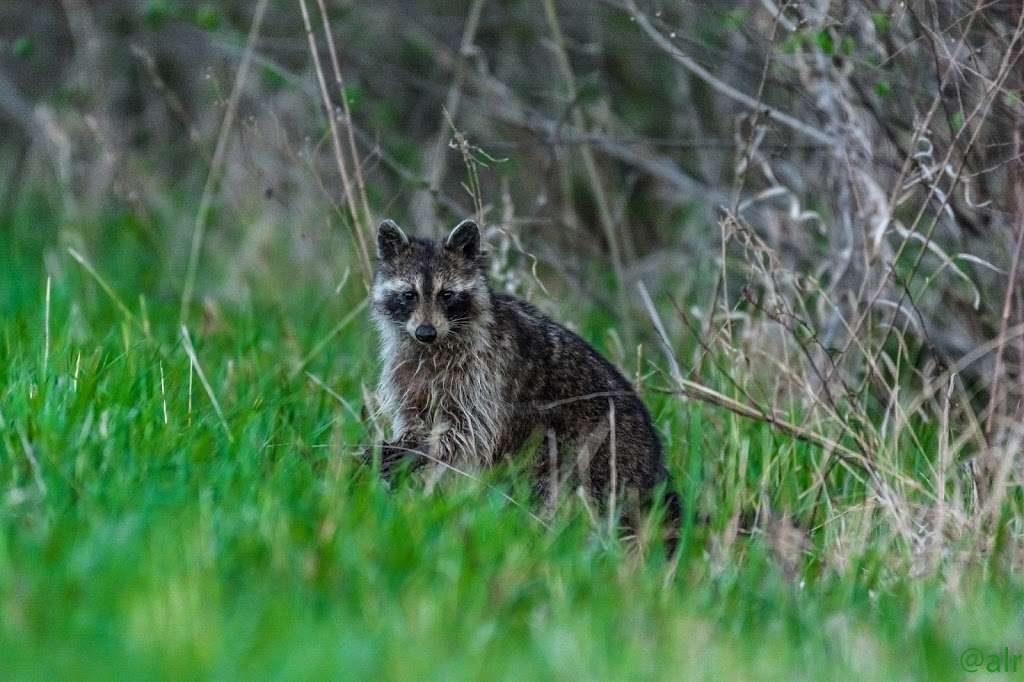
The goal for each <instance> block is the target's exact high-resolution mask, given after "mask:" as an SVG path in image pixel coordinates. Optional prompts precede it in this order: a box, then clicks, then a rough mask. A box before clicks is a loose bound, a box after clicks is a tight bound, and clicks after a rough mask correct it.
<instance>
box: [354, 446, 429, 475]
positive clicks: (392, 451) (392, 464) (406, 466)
mask: <svg viewBox="0 0 1024 682" xmlns="http://www.w3.org/2000/svg"><path fill="white" fill-rule="evenodd" d="M416 450H417V448H415V447H411V444H410V443H409V442H408V441H407V440H405V439H399V440H397V441H393V442H390V443H389V442H387V441H385V442H383V443H381V445H380V470H379V473H380V477H381V478H382V479H384V481H385V482H386V483H388V484H389V485H390V484H392V483H393V482H394V480H395V479H396V478H397V477H398V476H399V475H400V473H401V472H402V471H407V472H411V471H415V470H416V469H418V468H420V467H421V466H423V465H424V464H425V463H426V461H427V460H426V458H425V457H422V456H421V455H420V454H419V453H418V452H417V451H416ZM367 454H368V456H369V459H368V461H369V463H371V464H372V463H373V452H372V450H370V451H368V453H367Z"/></svg>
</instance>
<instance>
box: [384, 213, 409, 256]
mask: <svg viewBox="0 0 1024 682" xmlns="http://www.w3.org/2000/svg"><path fill="white" fill-rule="evenodd" d="M408 245H409V237H407V236H406V234H405V232H402V228H400V227H399V226H398V225H396V224H395V221H393V220H385V221H384V222H382V223H381V224H380V227H378V228H377V253H378V254H379V255H380V257H381V259H382V260H389V259H391V258H394V257H395V256H397V255H398V254H399V253H401V252H402V249H404V248H405V247H406V246H408Z"/></svg>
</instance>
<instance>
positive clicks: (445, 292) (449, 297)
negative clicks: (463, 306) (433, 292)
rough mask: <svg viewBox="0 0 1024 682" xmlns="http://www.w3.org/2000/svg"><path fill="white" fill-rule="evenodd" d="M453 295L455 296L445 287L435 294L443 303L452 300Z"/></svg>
mask: <svg viewBox="0 0 1024 682" xmlns="http://www.w3.org/2000/svg"><path fill="white" fill-rule="evenodd" d="M453 296H455V294H454V293H453V292H451V291H448V290H447V289H444V290H442V291H441V293H440V294H438V295H437V297H438V298H440V299H441V300H442V301H444V302H445V303H447V302H448V301H450V300H452V297H453Z"/></svg>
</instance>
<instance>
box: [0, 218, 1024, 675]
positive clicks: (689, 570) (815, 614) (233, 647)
mask: <svg viewBox="0 0 1024 682" xmlns="http://www.w3.org/2000/svg"><path fill="white" fill-rule="evenodd" d="M0 235H2V236H3V238H2V242H0V313H2V317H0V325H2V326H0V652H2V653H0V678H3V679H19V678H32V679H47V678H48V679H54V678H59V679H91V678H118V679H126V678H130V679H149V678H155V679H195V678H224V679H259V678H275V679H317V678H331V679H337V678H349V677H357V678H390V679H420V678H430V679H445V680H453V679H467V680H469V679H492V678H494V679H533V678H539V679H554V678H559V679H566V678H569V679H636V678H644V679H647V678H650V679H659V678H670V679H672V678H674V679H692V678H716V679H721V678H730V679H732V678H736V679H751V678H753V677H774V678H781V679H794V678H797V679H800V678H803V679H820V678H836V679H839V678H849V677H856V678H859V679H894V678H907V679H909V678H920V677H932V678H938V679H947V678H948V679H959V678H962V677H964V676H965V675H967V673H965V672H964V669H963V667H962V666H961V660H960V657H961V653H962V652H963V651H964V650H965V649H967V648H968V647H978V648H980V649H981V650H982V651H983V652H984V653H986V654H988V653H996V652H1000V653H1001V652H1003V650H1004V648H1006V649H1007V650H1008V651H1009V652H1010V654H1011V655H1012V654H1014V653H1019V652H1021V651H1022V650H1024V622H1022V620H1021V608H1020V606H1021V604H1022V603H1024V602H1022V599H1024V589H1022V584H1021V582H1020V580H1019V578H1018V577H1015V576H1014V574H1013V571H1012V570H1011V569H1010V568H1009V567H1008V565H1007V562H1006V561H1002V560H998V559H999V557H1001V556H1004V555H1005V553H1006V551H1008V550H1006V549H1005V545H1007V544H1012V543H1013V540H1012V539H1007V538H1005V537H1003V538H1001V539H1000V540H999V541H998V542H997V543H996V555H995V556H994V557H993V558H991V559H989V560H986V561H980V562H972V563H970V564H960V563H957V562H952V561H950V562H949V563H948V566H950V567H953V566H961V565H966V566H967V568H966V569H964V570H953V569H952V568H949V569H946V568H943V567H944V566H946V565H947V564H946V563H943V562H944V559H943V558H942V557H940V558H939V560H938V561H939V568H938V569H936V570H933V571H928V572H927V573H925V574H924V575H923V576H915V575H913V574H912V571H911V568H910V567H911V565H912V564H913V561H912V560H911V552H912V549H913V548H907V547H904V546H903V545H901V543H900V541H899V540H898V539H897V538H896V533H895V531H893V530H892V529H890V528H889V527H888V526H887V525H886V524H885V523H884V522H883V521H880V519H884V518H885V517H884V515H883V514H880V513H879V512H878V510H877V509H874V510H869V509H866V507H867V506H869V505H867V500H869V498H870V495H869V494H868V492H867V491H866V490H865V487H864V484H863V483H859V482H858V481H857V479H856V477H855V476H854V475H852V474H850V473H848V472H844V471H843V470H842V469H841V468H836V470H835V471H834V472H833V473H832V474H830V476H829V477H828V485H827V486H826V492H825V496H826V498H827V500H826V501H827V502H828V505H827V506H828V509H827V511H826V512H825V513H823V514H820V515H819V516H818V517H817V519H818V520H817V524H818V528H816V530H815V532H813V533H811V534H810V536H809V538H799V539H797V540H795V541H794V540H791V541H786V539H785V538H784V537H782V536H783V535H785V533H783V532H781V531H780V532H779V533H771V532H763V533H754V534H753V535H752V536H749V537H747V536H743V535H741V536H738V537H737V536H736V535H735V534H734V533H732V532H731V531H730V529H731V528H732V523H733V521H734V519H735V518H736V516H737V514H738V513H739V512H740V510H741V509H743V508H746V507H748V506H750V505H752V504H754V503H760V505H761V507H762V508H771V509H775V510H778V511H779V512H780V513H782V512H786V511H788V512H790V513H792V514H794V515H795V516H796V517H797V518H799V519H801V520H806V519H807V518H809V517H810V512H811V509H812V507H813V505H814V504H815V496H814V495H811V496H808V495H806V494H805V493H806V492H807V491H808V490H810V489H811V488H812V486H813V484H814V479H813V474H814V472H815V471H816V470H817V469H818V467H819V466H820V465H821V464H822V458H823V457H824V455H823V453H822V452H821V451H820V449H819V448H817V447H815V446H812V445H808V444H806V443H799V442H796V441H794V440H793V439H791V438H789V437H787V436H785V435H781V434H779V433H777V432H774V431H773V430H772V429H770V428H769V427H768V426H767V425H765V424H762V423H757V422H751V421H746V420H743V419H740V418H739V417H735V416H732V415H729V414H727V413H723V412H721V411H719V410H717V409H715V408H713V407H711V406H707V405H701V404H699V403H694V402H687V403H683V402H679V401H677V400H675V399H672V398H668V397H666V396H664V395H659V394H656V393H654V392H653V391H646V392H645V395H644V398H645V400H646V401H647V403H648V404H649V405H650V406H651V408H652V411H653V412H654V414H655V418H656V420H657V422H658V425H659V428H660V429H661V431H662V434H663V438H664V441H665V444H666V447H667V451H668V456H669V459H670V464H671V468H672V470H673V471H674V472H675V475H676V480H677V484H678V486H679V488H680V490H681V493H682V495H683V498H684V499H685V500H687V502H688V503H689V505H690V508H691V509H697V510H699V512H700V514H701V515H702V516H704V517H706V523H700V524H691V525H688V526H687V528H686V529H685V532H684V539H683V546H682V551H681V555H680V557H679V561H678V565H676V566H671V565H669V564H668V563H667V562H666V560H665V559H663V558H662V554H661V553H660V552H659V549H658V547H656V546H655V547H652V546H648V545H647V544H644V545H643V551H636V550H631V549H630V548H629V547H628V546H626V545H624V544H623V543H621V542H620V541H619V540H618V539H617V538H616V537H615V535H614V534H612V533H609V532H608V531H607V529H606V528H604V526H603V524H596V525H595V523H594V522H592V521H591V519H590V518H589V517H588V515H587V512H586V509H585V507H584V505H583V504H579V503H578V504H568V505H566V509H565V510H564V512H563V513H561V514H560V515H559V516H558V517H557V518H556V519H555V520H554V521H553V522H552V524H551V528H548V529H546V528H544V527H542V526H541V525H540V524H539V523H538V522H537V521H535V520H534V519H533V518H532V517H531V515H530V514H529V513H528V509H527V508H524V507H521V506H518V505H516V504H512V503H510V502H508V501H507V500H506V497H505V495H508V496H510V497H512V498H514V499H515V500H518V501H520V503H521V504H524V505H525V504H526V493H525V488H524V486H523V485H522V482H521V480H520V479H519V478H518V477H517V476H516V475H515V472H514V471H510V470H502V471H496V472H493V473H492V474H491V475H489V476H488V478H487V480H485V481H483V482H477V481H470V480H465V479H460V478H457V477H453V478H452V479H451V480H449V481H447V482H446V485H444V486H442V487H441V488H440V489H439V490H437V491H435V492H434V493H433V494H432V495H430V496H426V495H424V493H423V491H422V490H421V489H419V488H417V487H416V486H415V485H408V486H405V487H402V488H400V489H398V490H395V491H388V490H386V489H385V488H384V487H383V486H382V485H381V484H380V483H379V482H378V481H377V480H376V479H375V477H374V476H373V475H372V474H371V472H370V471H368V470H367V469H366V468H365V467H362V466H360V464H359V463H358V461H357V459H356V457H355V456H354V455H355V454H356V453H358V452H359V450H360V448H361V444H363V443H367V442H372V441H373V440H374V439H375V438H377V437H379V434H378V433H377V432H376V430H375V426H374V425H373V424H371V422H370V420H368V419H367V418H366V417H365V411H364V410H365V407H364V405H365V399H366V396H367V392H368V391H371V390H372V386H373V385H374V382H375V378H376V360H375V356H374V349H375V337H374V335H373V333H372V330H371V327H370V325H369V322H368V319H367V316H366V314H365V311H362V312H356V313H355V316H354V317H352V318H351V322H350V323H349V324H348V325H347V326H345V327H344V328H342V329H341V330H340V332H338V333H337V334H336V335H333V336H331V332H332V330H334V329H335V328H336V326H337V325H338V323H339V322H340V321H342V320H343V319H345V317H346V315H349V314H350V313H352V312H353V311H354V310H355V311H358V306H359V304H360V301H361V300H362V297H361V291H362V289H361V287H362V285H361V283H360V282H358V281H357V280H358V278H357V277H351V278H349V281H348V282H347V283H346V284H345V286H344V287H342V290H341V291H340V292H339V294H338V295H332V293H331V290H330V287H324V286H322V285H319V284H317V283H314V282H312V281H311V280H312V278H311V277H306V276H305V275H306V273H303V272H291V273H278V274H277V275H274V274H273V273H270V272H268V273H267V274H266V275H265V277H261V278H260V282H261V283H260V284H258V285H256V286H251V287H250V288H251V289H252V290H253V291H255V292H256V293H255V294H254V295H252V296H250V297H248V299H240V300H235V301H232V300H229V299H227V298H225V299H224V300H218V301H217V303H216V304H212V303H207V304H206V305H204V306H197V308H199V307H202V308H203V310H202V314H201V315H200V314H199V313H198V312H197V313H196V314H195V315H193V317H192V319H190V320H189V327H188V338H189V342H183V340H182V339H183V336H182V332H181V330H180V327H179V317H178V310H179V299H178V292H177V290H176V289H175V287H174V284H175V281H176V280H175V271H174V270H173V269H172V268H171V267H170V266H169V265H167V263H168V259H167V258H166V254H165V253H164V252H163V246H162V245H160V244H159V243H156V242H153V241H152V232H151V231H149V230H148V229H147V227H146V224H145V222H144V221H139V220H138V219H136V218H134V217H133V216H131V215H128V214H120V213H111V214H109V215H107V216H105V217H104V218H102V219H101V220H100V221H99V222H98V223H97V224H93V225H88V226H83V225H74V226H71V225H67V224H66V223H65V222H64V220H63V219H62V218H61V217H60V214H59V212H58V211H56V210H54V209H53V208H52V207H50V205H49V204H47V203H46V202H45V201H25V202H22V204H20V205H19V207H18V209H17V210H16V211H15V214H14V215H13V216H12V217H11V218H9V219H7V220H6V221H5V224H3V225H0ZM69 248H70V249H74V251H75V253H78V254H80V255H81V258H82V260H83V261H84V262H85V263H87V264H88V265H87V266H83V265H82V264H81V263H79V262H78V261H76V259H75V258H74V257H73V256H72V255H71V253H70V252H69ZM89 268H92V269H94V273H90V272H89ZM343 270H344V267H343V265H341V264H339V266H338V274H339V278H338V279H339V280H340V273H341V272H342V271H343ZM48 277H49V278H50V279H49V282H50V284H49V294H48V293H47V292H48V285H47V282H48ZM101 281H102V283H101ZM103 283H107V284H109V286H110V291H106V290H105V286H104V284H103ZM250 284H251V283H250ZM548 307H549V308H550V307H551V306H548ZM554 309H555V310H561V311H562V312H563V315H565V316H568V315H575V316H576V319H572V318H568V319H570V321H572V322H576V323H581V322H583V320H584V319H585V321H586V323H585V324H584V325H582V331H583V333H584V335H585V336H587V337H588V338H589V339H591V340H592V341H594V342H595V344H597V345H598V346H599V347H601V348H603V349H605V350H606V351H608V352H609V353H611V354H612V355H613V356H614V353H612V351H611V350H610V347H609V345H608V335H607V334H605V333H604V331H605V330H604V329H603V327H604V326H606V325H607V324H608V321H607V319H605V318H603V317H602V315H600V314H599V313H594V314H586V315H585V316H584V317H583V318H581V317H580V316H581V315H583V313H581V312H580V311H579V310H578V309H577V310H574V309H573V308H572V306H569V305H566V306H563V307H561V308H559V307H557V306H556V307H555V308H554ZM325 339H329V342H328V343H326V344H321V343H320V342H321V341H323V340H325ZM189 343H191V345H192V346H193V347H194V356H195V363H193V361H192V360H190V357H189V351H190V346H189ZM680 357H685V354H681V355H680ZM617 359H618V358H617ZM195 364H198V367H200V368H201V369H202V372H201V373H200V372H198V371H196V370H195V369H193V367H194V365H195ZM214 399H215V400H216V404H215V403H214V402H213V400H214ZM917 436H918V437H919V439H920V440H921V441H922V442H923V443H924V451H925V452H927V451H928V450H929V445H928V444H929V443H934V442H935V441H936V439H937V438H938V437H939V434H937V433H936V429H935V427H934V425H931V426H927V425H921V426H920V428H919V429H918V432H917ZM893 463H894V466H895V465H896V464H898V465H899V466H900V467H901V470H902V472H903V475H905V476H913V475H914V473H915V472H917V473H918V474H919V478H920V480H921V481H922V482H926V481H929V480H931V478H932V476H933V473H932V470H931V464H930V462H929V460H928V458H927V456H926V455H920V454H913V453H911V454H907V455H906V456H905V457H899V456H894V459H893ZM818 499H819V501H820V498H818ZM1008 504H1009V503H1008ZM1009 513H1010V512H1007V514H1009ZM826 519H828V520H829V522H828V523H825V522H824V521H825V520H826ZM850 538H859V543H852V542H851V540H850ZM956 551H957V545H956V543H955V542H951V543H950V544H949V545H946V546H944V549H943V552H945V553H952V554H955V553H956ZM1000 552H1002V554H1000ZM978 674H980V675H986V674H987V673H985V672H981V673H978Z"/></svg>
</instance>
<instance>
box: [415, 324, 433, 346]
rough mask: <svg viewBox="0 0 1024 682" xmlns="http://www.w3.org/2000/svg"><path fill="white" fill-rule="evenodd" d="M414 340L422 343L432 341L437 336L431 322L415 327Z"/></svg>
mask: <svg viewBox="0 0 1024 682" xmlns="http://www.w3.org/2000/svg"><path fill="white" fill-rule="evenodd" d="M415 336H416V340H417V341H422V342H423V343H433V342H434V339H436V338H437V330H436V329H435V328H434V325H432V324H421V325H420V326H418V327H416V334H415Z"/></svg>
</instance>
